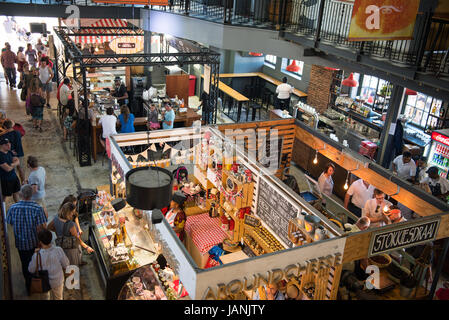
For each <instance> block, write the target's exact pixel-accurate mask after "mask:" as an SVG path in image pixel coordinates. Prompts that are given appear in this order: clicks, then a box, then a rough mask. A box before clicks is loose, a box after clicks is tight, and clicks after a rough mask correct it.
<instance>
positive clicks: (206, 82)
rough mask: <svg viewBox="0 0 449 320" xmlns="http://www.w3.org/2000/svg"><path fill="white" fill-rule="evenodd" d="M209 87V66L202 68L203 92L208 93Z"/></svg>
mask: <svg viewBox="0 0 449 320" xmlns="http://www.w3.org/2000/svg"><path fill="white" fill-rule="evenodd" d="M209 87H210V66H204V92H206V93H209Z"/></svg>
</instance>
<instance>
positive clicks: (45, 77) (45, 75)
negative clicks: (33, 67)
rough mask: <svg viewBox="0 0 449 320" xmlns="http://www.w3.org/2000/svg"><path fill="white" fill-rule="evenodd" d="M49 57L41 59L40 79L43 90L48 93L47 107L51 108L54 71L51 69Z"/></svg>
mask: <svg viewBox="0 0 449 320" xmlns="http://www.w3.org/2000/svg"><path fill="white" fill-rule="evenodd" d="M48 62H49V60H48V57H43V58H42V59H41V66H40V67H39V80H40V81H41V83H42V91H43V92H45V93H46V101H47V108H50V92H51V90H52V83H51V79H53V71H52V70H51V69H50V66H49V63H48Z"/></svg>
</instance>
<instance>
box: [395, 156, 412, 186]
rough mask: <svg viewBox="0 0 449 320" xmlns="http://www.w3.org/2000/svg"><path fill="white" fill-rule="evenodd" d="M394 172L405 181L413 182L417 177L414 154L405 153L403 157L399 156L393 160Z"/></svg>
mask: <svg viewBox="0 0 449 320" xmlns="http://www.w3.org/2000/svg"><path fill="white" fill-rule="evenodd" d="M393 172H395V173H397V174H398V177H399V178H401V179H404V180H408V181H411V182H413V181H414V180H415V176H416V164H415V161H414V160H413V159H412V154H411V153H410V152H408V151H405V152H404V153H403V154H402V155H401V156H397V157H396V158H395V159H394V160H393Z"/></svg>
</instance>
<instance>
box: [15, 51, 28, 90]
mask: <svg viewBox="0 0 449 320" xmlns="http://www.w3.org/2000/svg"><path fill="white" fill-rule="evenodd" d="M23 49H24V48H23V47H19V50H18V51H17V71H19V73H20V80H22V74H23V66H24V65H25V63H27V59H26V58H25V54H24V53H23ZM22 84H23V82H22Z"/></svg>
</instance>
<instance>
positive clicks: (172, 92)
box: [165, 74, 189, 107]
mask: <svg viewBox="0 0 449 320" xmlns="http://www.w3.org/2000/svg"><path fill="white" fill-rule="evenodd" d="M165 83H166V86H167V88H166V89H167V95H168V96H169V97H170V98H174V97H175V96H176V95H177V96H178V99H179V100H181V99H184V103H185V106H186V107H188V106H189V75H188V74H170V75H167V76H166V78H165Z"/></svg>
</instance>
